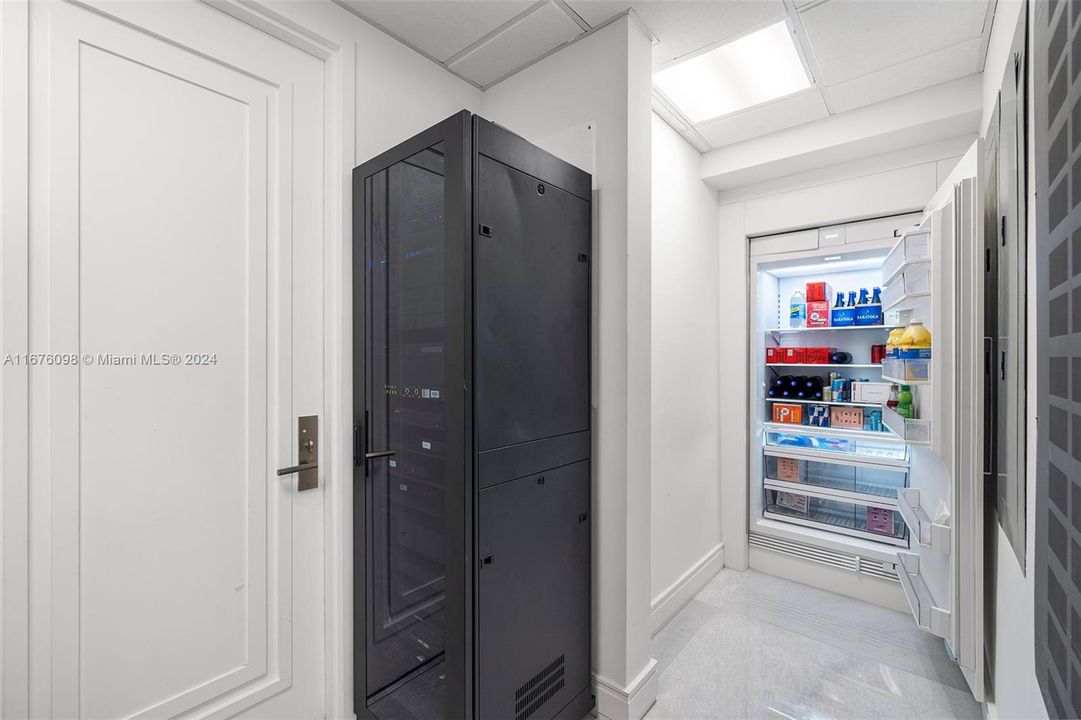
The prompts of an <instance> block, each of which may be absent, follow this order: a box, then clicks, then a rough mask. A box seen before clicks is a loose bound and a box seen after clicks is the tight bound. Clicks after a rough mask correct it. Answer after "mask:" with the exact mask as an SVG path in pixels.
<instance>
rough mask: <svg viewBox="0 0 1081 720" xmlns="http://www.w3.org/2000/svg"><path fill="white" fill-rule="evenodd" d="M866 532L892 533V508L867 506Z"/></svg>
mask: <svg viewBox="0 0 1081 720" xmlns="http://www.w3.org/2000/svg"><path fill="white" fill-rule="evenodd" d="M867 530H868V532H875V533H882V534H884V535H893V510H887V509H886V508H878V507H871V506H870V505H868V506H867Z"/></svg>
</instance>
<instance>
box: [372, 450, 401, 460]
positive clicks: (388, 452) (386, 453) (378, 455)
mask: <svg viewBox="0 0 1081 720" xmlns="http://www.w3.org/2000/svg"><path fill="white" fill-rule="evenodd" d="M394 454H395V452H394V451H393V450H380V451H379V452H370V453H364V459H365V460H371V459H373V458H381V457H390V456H391V455H394Z"/></svg>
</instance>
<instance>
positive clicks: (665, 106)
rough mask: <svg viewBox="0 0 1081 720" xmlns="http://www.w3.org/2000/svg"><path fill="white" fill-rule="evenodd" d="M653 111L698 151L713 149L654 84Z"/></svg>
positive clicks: (703, 151)
mask: <svg viewBox="0 0 1081 720" xmlns="http://www.w3.org/2000/svg"><path fill="white" fill-rule="evenodd" d="M652 105H653V112H655V113H657V115H658V116H659V117H660V118H661V119H662V120H664V121H665V122H666V123H668V125H669V126H670V127H671V128H672V129H673V130H675V131H676V132H678V133H679V134H680V135H682V136H683V137H684V139H686V140H687V142H689V143H690V144H691V145H693V146H694V148H695V149H696V150H698V152H699V153H705V152H709V151H710V150H712V149H713V146H712V145H710V143H709V141H708V140H706V138H705V137H703V136H702V134H701V133H700V132H698V129H697V128H696V127H695V126H694V123H692V122H691V121H689V120H688V119H687V118H686V117H685V116H684V115H683V113H682V112H680V111H679V108H677V107H676V106H675V105H674V104H672V102H671V101H670V100H669V99H668V98H667V97H665V95H664V93H663V92H661V91H660V90H659V89H658V88H657V87H656V86H654V87H653V102H652Z"/></svg>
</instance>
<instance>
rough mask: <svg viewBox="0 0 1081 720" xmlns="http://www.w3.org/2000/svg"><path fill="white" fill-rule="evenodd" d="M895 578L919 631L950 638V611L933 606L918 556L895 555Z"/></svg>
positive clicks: (933, 601)
mask: <svg viewBox="0 0 1081 720" xmlns="http://www.w3.org/2000/svg"><path fill="white" fill-rule="evenodd" d="M897 577H898V578H900V580H901V587H902V588H903V589H904V591H905V599H906V600H907V601H908V607H909V608H911V610H912V616H913V617H914V618H915V619H916V624H917V625H919V626H920V628H921V629H923V630H926V631H927V632H929V633H932V634H934V635H937V636H939V637H940V638H948V637H949V636H950V611H949V610H947V609H945V608H941V607H938V606H937V605H935V600H934V598H933V597H931V591H930V590H929V589H928V588H927V583H926V581H924V579H923V576H922V575H920V556H919V555H913V554H912V553H907V552H900V551H898V553H897Z"/></svg>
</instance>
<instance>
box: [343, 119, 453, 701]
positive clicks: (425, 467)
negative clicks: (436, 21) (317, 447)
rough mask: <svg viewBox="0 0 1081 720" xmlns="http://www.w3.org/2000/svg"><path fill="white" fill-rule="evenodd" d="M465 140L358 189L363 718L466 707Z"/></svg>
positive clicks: (388, 158)
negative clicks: (401, 711)
mask: <svg viewBox="0 0 1081 720" xmlns="http://www.w3.org/2000/svg"><path fill="white" fill-rule="evenodd" d="M469 127H470V125H469V115H468V113H459V114H458V115H455V116H452V117H451V118H448V119H447V120H445V121H443V122H442V123H439V124H438V125H436V126H433V127H432V128H430V129H428V130H426V131H424V132H423V133H421V134H419V135H417V136H415V137H413V138H411V139H409V140H407V141H406V142H404V143H402V144H401V145H399V146H397V147H395V148H393V149H391V150H388V151H387V152H385V153H383V154H382V155H380V156H378V157H376V158H374V159H372V160H370V161H368V162H367V163H365V164H364V165H361V166H360V167H358V168H356V169H355V170H354V173H353V183H354V187H353V191H354V194H353V202H354V226H353V231H354V234H355V237H356V242H355V243H354V256H353V286H354V287H353V290H354V294H353V312H354V318H353V320H354V324H353V333H354V337H353V341H354V375H353V378H354V382H353V390H354V421H355V422H356V431H355V438H354V441H355V445H356V447H355V453H356V459H355V465H356V467H355V470H354V486H353V489H354V492H353V509H354V546H353V548H354V552H353V560H354V647H355V675H354V682H355V704H354V708H355V710H356V712H357V714H358V716H359V717H372V716H376V717H379V716H382V717H389V716H392V715H394V714H395V712H398V711H400V709H401V708H406V709H409V711H410V712H413V713H414V714H417V715H420V716H424V717H463V716H465V715H467V714H468V712H467V711H468V707H467V706H469V705H471V699H469V698H467V694H468V692H467V688H468V685H469V682H470V679H469V678H470V677H471V663H472V659H471V652H472V645H471V642H470V637H471V635H472V631H471V629H470V628H469V627H468V623H469V618H468V614H469V613H468V606H469V602H470V600H469V598H468V595H467V592H466V588H467V587H468V586H470V585H471V583H472V565H473V558H472V556H471V548H472V526H471V518H472V515H471V512H472V506H473V503H472V498H473V491H472V487H471V482H472V475H471V470H470V468H471V463H470V458H471V457H472V449H471V445H470V436H469V434H468V433H467V428H468V427H469V423H470V420H469V406H470V397H469V387H468V381H469V373H468V368H469V367H470V363H469V350H470V347H471V339H470V336H469V327H470V323H468V322H467V319H468V317H469V314H470V312H471V310H470V308H469V305H470V303H469V297H470V294H469V291H468V288H467V283H466V278H467V276H468V273H467V271H466V268H468V267H469V258H468V251H469V247H470V236H469V234H468V216H469V212H468V201H467V197H468V187H469V171H470V163H469V161H468V158H469V157H470V149H469V148H470V141H469ZM444 679H445V682H444Z"/></svg>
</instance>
